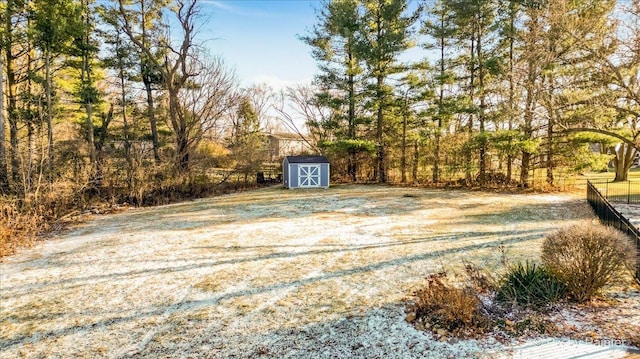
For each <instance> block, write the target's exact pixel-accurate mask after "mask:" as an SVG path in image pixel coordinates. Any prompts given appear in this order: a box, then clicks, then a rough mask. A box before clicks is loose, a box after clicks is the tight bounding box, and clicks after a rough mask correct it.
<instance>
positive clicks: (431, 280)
mask: <svg viewBox="0 0 640 359" xmlns="http://www.w3.org/2000/svg"><path fill="white" fill-rule="evenodd" d="M415 297H416V301H415V304H414V306H413V308H412V309H413V311H411V312H410V313H409V316H408V317H409V318H408V320H409V319H413V320H418V321H420V322H421V323H422V325H424V324H428V326H429V329H431V330H432V331H433V332H434V333H438V334H439V335H441V336H442V335H446V334H448V333H450V334H452V335H455V336H474V335H478V334H481V333H483V332H484V331H485V329H487V328H488V325H489V321H488V320H487V318H486V317H485V316H484V315H483V311H482V302H481V301H480V299H479V298H478V296H477V295H476V293H475V291H474V290H473V289H472V288H471V287H463V288H458V287H455V286H453V285H451V284H450V283H449V282H448V280H447V275H446V273H444V272H440V273H436V274H431V275H429V276H427V278H426V283H425V285H424V286H423V287H422V288H420V289H419V290H417V291H416V293H415Z"/></svg>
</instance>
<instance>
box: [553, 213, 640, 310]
mask: <svg viewBox="0 0 640 359" xmlns="http://www.w3.org/2000/svg"><path fill="white" fill-rule="evenodd" d="M636 256H637V251H636V248H635V247H634V246H633V245H632V244H631V242H630V240H629V238H627V236H625V235H624V234H622V233H620V232H619V231H617V230H616V229H613V228H609V227H605V226H602V225H600V224H592V223H590V222H584V223H580V224H577V225H573V226H570V227H566V228H562V229H559V230H558V231H556V232H554V233H552V234H550V235H549V236H547V238H546V239H545V241H544V243H543V246H542V261H543V263H544V265H545V267H546V268H547V269H548V270H549V271H550V272H551V274H553V275H554V276H555V277H556V278H558V279H559V280H560V281H561V282H562V283H563V284H564V285H566V287H567V289H568V291H569V294H570V296H571V297H572V298H573V299H574V300H576V301H578V302H584V301H588V300H590V299H591V298H593V297H594V296H595V295H596V294H597V293H598V292H599V291H600V290H601V289H602V288H603V287H605V286H606V285H608V284H610V283H612V282H613V281H614V280H616V279H618V278H619V277H621V275H622V274H623V271H624V269H625V267H626V268H632V266H633V265H635V261H636Z"/></svg>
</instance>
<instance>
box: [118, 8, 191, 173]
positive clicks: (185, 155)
mask: <svg viewBox="0 0 640 359" xmlns="http://www.w3.org/2000/svg"><path fill="white" fill-rule="evenodd" d="M118 10H119V12H120V21H121V23H122V26H123V28H124V31H125V33H126V34H127V36H129V38H130V39H131V41H132V42H133V43H134V44H135V45H136V46H137V47H138V49H139V50H140V51H141V52H142V53H143V54H144V56H145V57H146V59H147V60H148V61H149V62H150V63H151V64H152V65H153V66H154V68H156V69H157V70H158V71H159V72H160V74H161V77H162V80H163V81H162V87H163V89H164V90H165V91H166V92H167V96H168V102H169V123H170V125H171V128H172V130H173V134H174V139H175V146H176V159H175V165H176V169H177V170H178V171H179V172H181V173H186V172H187V171H188V170H189V159H190V154H191V153H190V150H191V141H190V139H189V136H190V133H189V132H190V128H191V126H190V125H189V123H190V122H191V117H192V114H191V113H190V112H189V111H187V109H186V108H185V107H184V106H182V103H181V99H180V95H181V93H182V92H183V90H184V89H186V88H188V87H190V86H191V85H192V80H193V78H194V77H196V76H198V72H197V70H198V69H199V67H198V66H193V64H194V60H195V59H197V55H198V46H197V45H196V44H195V36H196V33H197V31H196V30H197V29H196V20H197V18H198V16H199V14H200V11H199V6H198V2H197V0H176V1H174V2H173V3H172V6H170V7H168V12H169V13H171V14H172V15H173V17H174V19H173V21H175V22H176V23H177V26H173V27H172V29H177V34H165V35H164V36H161V37H160V38H157V39H153V40H155V41H156V45H155V46H156V47H157V48H160V49H161V52H163V53H165V54H166V55H165V56H164V58H163V59H160V58H158V56H155V55H156V54H154V53H153V49H152V48H151V46H148V44H146V43H144V42H143V41H142V39H141V37H140V34H139V32H138V31H137V30H136V28H135V26H134V23H133V20H132V19H131V13H130V12H129V11H127V5H126V4H125V2H124V0H118ZM172 39H179V40H172Z"/></svg>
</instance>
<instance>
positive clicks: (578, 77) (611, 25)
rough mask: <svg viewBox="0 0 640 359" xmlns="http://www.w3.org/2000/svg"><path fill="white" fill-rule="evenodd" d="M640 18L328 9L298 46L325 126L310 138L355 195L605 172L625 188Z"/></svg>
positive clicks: (406, 4) (634, 6) (594, 11)
mask: <svg viewBox="0 0 640 359" xmlns="http://www.w3.org/2000/svg"><path fill="white" fill-rule="evenodd" d="M639 15H640V2H639V1H637V0H634V1H618V2H616V1H602V0H579V1H575V0H504V1H496V0H436V1H424V2H420V3H411V2H410V1H406V0H334V1H326V2H324V3H323V5H322V6H320V7H319V9H318V14H317V23H316V25H315V27H314V28H313V29H312V30H311V31H309V33H308V34H307V35H306V36H304V37H303V38H302V39H303V41H305V42H306V43H307V44H309V45H310V46H311V47H312V49H313V52H312V54H313V56H314V58H315V59H316V60H317V62H318V64H319V70H320V71H319V73H320V75H319V76H317V78H316V81H315V84H314V91H315V96H313V97H312V98H310V99H309V100H310V101H313V103H314V105H315V106H317V107H318V108H321V109H324V111H325V113H326V116H323V117H322V118H312V119H309V125H310V127H311V129H312V131H313V133H314V134H315V135H316V136H317V137H318V138H319V140H320V146H321V148H322V149H323V150H324V151H326V152H327V153H330V154H332V155H333V156H335V157H337V158H341V159H342V163H344V166H343V167H344V168H345V170H344V171H345V175H346V176H348V178H350V179H351V180H354V181H355V180H358V179H361V178H364V179H375V180H376V181H379V182H386V181H388V180H390V178H389V177H390V176H392V178H391V179H392V180H396V181H401V182H406V181H409V180H411V181H421V182H424V181H431V182H434V183H439V182H443V181H458V182H465V183H466V184H479V185H486V184H489V183H491V182H494V183H495V182H500V183H505V184H507V183H508V184H519V185H521V186H529V185H530V183H531V181H532V173H534V171H535V170H536V169H539V173H546V182H548V183H549V184H550V185H553V184H554V180H555V178H554V176H555V175H556V174H557V172H558V171H559V170H560V169H572V170H577V171H580V170H585V169H587V168H591V169H593V170H601V169H606V168H607V162H609V161H612V163H613V164H614V165H615V168H616V179H618V180H624V179H626V176H627V173H628V170H629V168H630V166H631V165H632V163H633V161H634V159H635V156H636V154H637V151H638V148H639V147H638V145H639V144H640V143H639V142H638V135H639V134H640V128H639V127H638V124H639V123H638V121H640V87H639V84H640V78H639V76H640V75H639V73H638V70H639V69H640V46H639V45H640V31H639V30H640V28H639V23H640V17H639ZM416 58H421V59H422V60H420V61H415V60H414V61H411V60H409V59H416ZM334 168H335V167H334Z"/></svg>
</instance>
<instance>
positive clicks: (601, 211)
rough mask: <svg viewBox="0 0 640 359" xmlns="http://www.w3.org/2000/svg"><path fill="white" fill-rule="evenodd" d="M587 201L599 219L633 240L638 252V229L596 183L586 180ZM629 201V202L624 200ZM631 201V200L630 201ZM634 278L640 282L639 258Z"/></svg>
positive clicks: (639, 241)
mask: <svg viewBox="0 0 640 359" xmlns="http://www.w3.org/2000/svg"><path fill="white" fill-rule="evenodd" d="M587 201H588V202H589V204H590V205H591V208H593V210H594V211H595V212H596V214H597V215H598V217H599V218H600V221H601V222H602V223H603V224H604V225H607V226H611V227H614V228H616V229H618V230H619V231H621V232H623V233H625V234H627V235H628V236H629V237H630V238H632V239H633V240H635V242H636V247H637V248H638V251H639V252H640V231H639V230H638V229H637V228H636V227H635V226H634V225H633V224H631V222H629V220H628V219H627V218H625V217H624V216H623V215H622V214H620V212H618V211H617V210H616V209H615V208H614V207H613V205H611V202H610V201H609V200H607V198H606V197H605V195H603V194H602V193H601V192H600V191H599V190H598V188H597V187H596V185H594V184H593V183H591V182H590V181H587ZM626 203H630V202H626ZM631 203H633V202H631ZM636 280H637V281H638V282H640V258H637V259H636Z"/></svg>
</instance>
